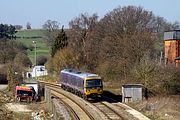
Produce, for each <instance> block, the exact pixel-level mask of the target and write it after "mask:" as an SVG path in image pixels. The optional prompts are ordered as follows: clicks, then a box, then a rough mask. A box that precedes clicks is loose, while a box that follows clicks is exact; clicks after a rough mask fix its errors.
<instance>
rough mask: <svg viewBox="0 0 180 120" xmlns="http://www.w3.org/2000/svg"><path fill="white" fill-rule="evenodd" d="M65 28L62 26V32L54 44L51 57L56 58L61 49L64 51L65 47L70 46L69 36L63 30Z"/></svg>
mask: <svg viewBox="0 0 180 120" xmlns="http://www.w3.org/2000/svg"><path fill="white" fill-rule="evenodd" d="M63 27H64V26H62V30H61V32H59V33H58V35H57V37H56V39H55V41H54V44H53V46H52V48H51V50H52V51H51V56H52V57H54V55H55V54H56V52H57V51H58V50H60V49H63V48H64V47H66V46H67V45H68V42H67V35H66V33H65V31H64V29H63Z"/></svg>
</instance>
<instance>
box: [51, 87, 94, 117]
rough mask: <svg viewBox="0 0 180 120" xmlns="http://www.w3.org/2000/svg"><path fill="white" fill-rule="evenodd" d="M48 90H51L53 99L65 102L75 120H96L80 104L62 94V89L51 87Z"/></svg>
mask: <svg viewBox="0 0 180 120" xmlns="http://www.w3.org/2000/svg"><path fill="white" fill-rule="evenodd" d="M48 88H49V89H51V95H52V96H53V97H55V98H58V99H59V100H61V101H62V102H63V104H64V105H65V107H66V108H67V110H68V111H69V114H70V116H71V117H72V119H73V120H94V118H93V116H92V115H91V114H90V113H89V112H88V111H87V110H86V109H84V108H83V107H82V106H81V105H79V104H78V102H76V101H74V100H73V99H71V98H69V97H68V96H66V95H64V94H62V93H61V92H60V87H58V86H56V87H55V86H52V85H49V86H48Z"/></svg>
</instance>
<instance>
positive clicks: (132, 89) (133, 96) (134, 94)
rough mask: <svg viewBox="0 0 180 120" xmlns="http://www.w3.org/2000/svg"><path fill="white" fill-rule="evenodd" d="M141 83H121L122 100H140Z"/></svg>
mask: <svg viewBox="0 0 180 120" xmlns="http://www.w3.org/2000/svg"><path fill="white" fill-rule="evenodd" d="M142 87H143V86H142V84H124V85H122V102H125V103H127V102H135V101H141V100H142Z"/></svg>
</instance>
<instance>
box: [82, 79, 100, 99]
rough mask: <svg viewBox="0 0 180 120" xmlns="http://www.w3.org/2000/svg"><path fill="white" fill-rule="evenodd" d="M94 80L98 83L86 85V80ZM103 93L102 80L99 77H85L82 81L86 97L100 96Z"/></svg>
mask: <svg viewBox="0 0 180 120" xmlns="http://www.w3.org/2000/svg"><path fill="white" fill-rule="evenodd" d="M95 80H96V83H100V84H99V85H91V86H90V85H88V82H89V81H91V82H95ZM97 81H98V82H97ZM102 93H103V86H102V81H101V79H100V77H97V78H93V79H92V78H89V79H88V78H87V79H86V80H85V82H84V94H85V95H86V96H87V97H90V98H91V97H92V98H94V97H101V95H102Z"/></svg>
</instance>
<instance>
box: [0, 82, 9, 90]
mask: <svg viewBox="0 0 180 120" xmlns="http://www.w3.org/2000/svg"><path fill="white" fill-rule="evenodd" d="M7 86H8V85H7V84H0V91H2V90H5V89H6V88H7Z"/></svg>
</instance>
